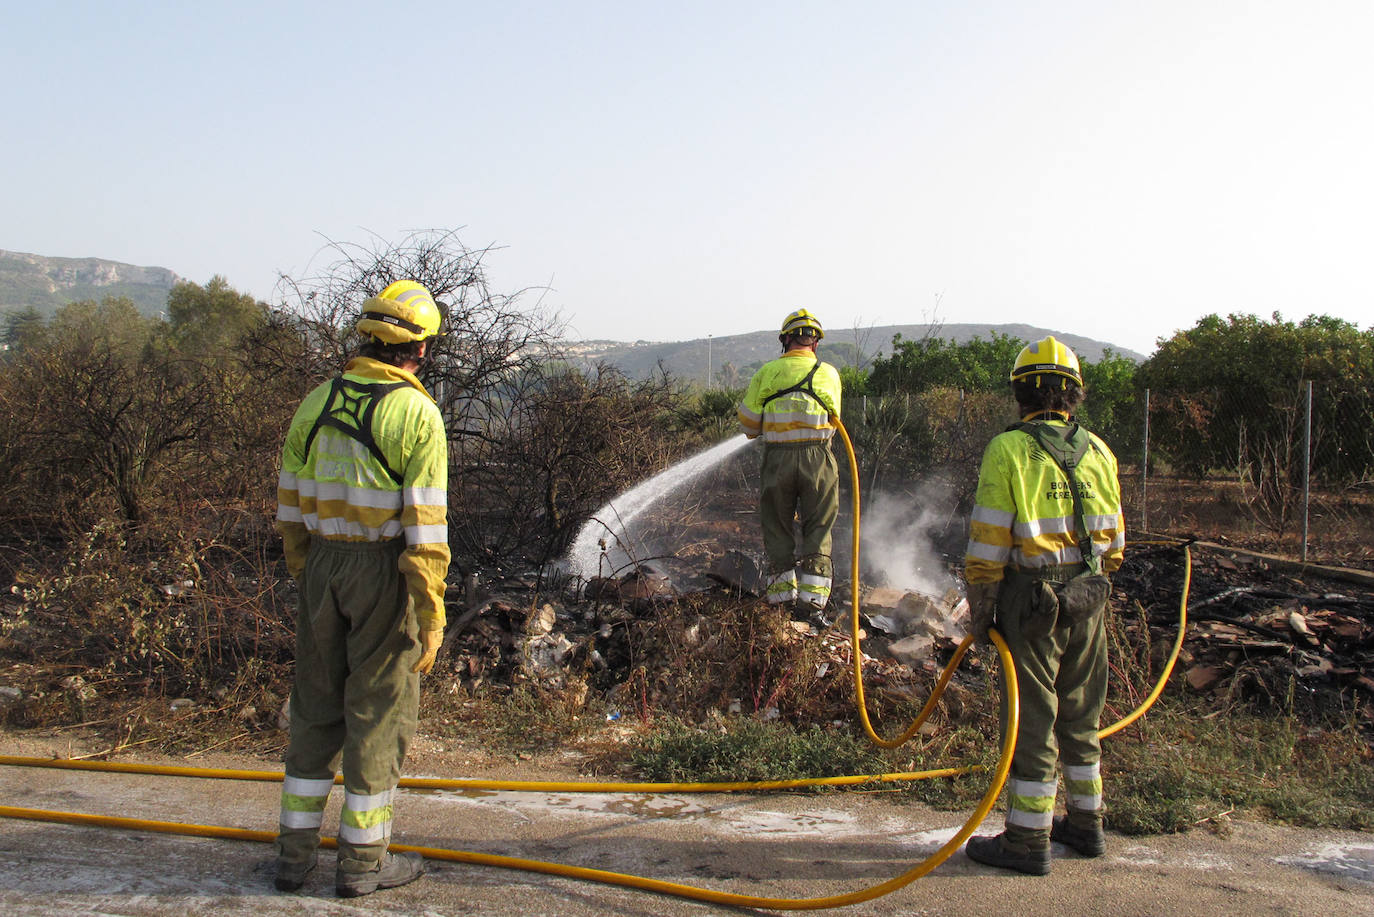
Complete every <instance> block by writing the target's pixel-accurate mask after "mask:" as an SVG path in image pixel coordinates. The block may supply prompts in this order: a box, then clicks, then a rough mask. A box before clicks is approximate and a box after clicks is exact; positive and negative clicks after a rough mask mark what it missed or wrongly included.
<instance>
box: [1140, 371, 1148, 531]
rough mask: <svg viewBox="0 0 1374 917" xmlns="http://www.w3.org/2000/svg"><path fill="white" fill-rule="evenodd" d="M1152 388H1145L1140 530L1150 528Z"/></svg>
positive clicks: (1141, 456) (1141, 457)
mask: <svg viewBox="0 0 1374 917" xmlns="http://www.w3.org/2000/svg"><path fill="white" fill-rule="evenodd" d="M1149 496H1150V390H1149V389H1148V388H1147V389H1145V440H1144V445H1143V446H1142V450H1141V455H1140V530H1141V531H1143V532H1148V531H1149V530H1150V501H1149Z"/></svg>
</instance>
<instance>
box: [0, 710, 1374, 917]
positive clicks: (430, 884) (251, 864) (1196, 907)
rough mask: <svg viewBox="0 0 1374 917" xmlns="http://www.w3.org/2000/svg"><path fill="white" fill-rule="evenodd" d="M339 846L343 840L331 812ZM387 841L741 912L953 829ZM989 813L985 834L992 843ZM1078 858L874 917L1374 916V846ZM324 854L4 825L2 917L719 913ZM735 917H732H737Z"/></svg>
mask: <svg viewBox="0 0 1374 917" xmlns="http://www.w3.org/2000/svg"><path fill="white" fill-rule="evenodd" d="M80 751H81V748H80V743H79V740H77V739H74V738H73V737H72V736H71V734H70V733H64V732H50V733H22V734H21V733H14V732H9V733H0V754H6V755H30V756H37V757H52V756H61V757H65V756H69V755H71V754H73V753H80ZM116 760H120V761H134V760H144V761H147V762H148V763H162V764H174V765H178V766H195V767H220V768H233V769H247V770H276V771H279V770H280V763H279V762H277V761H271V760H263V759H253V758H245V757H238V756H211V755H204V756H199V757H197V758H194V759H192V760H168V759H165V758H157V757H154V756H148V757H146V758H140V757H139V756H137V755H128V754H126V755H121V756H119V757H118V758H117V759H116ZM574 765H575V762H574V761H572V760H571V759H568V758H566V757H564V758H555V759H549V760H539V759H535V760H528V761H515V762H508V761H506V762H503V761H492V760H488V759H482V760H480V761H479V760H474V758H473V756H472V755H471V754H469V753H465V752H463V751H454V750H452V749H451V748H447V749H440V748H438V747H437V746H436V745H435V744H434V743H432V742H430V741H427V740H426V739H425V738H424V737H423V736H421V737H420V738H419V739H418V740H417V747H416V749H415V750H414V753H413V754H412V756H411V758H410V760H409V762H408V764H407V774H408V775H413V776H440V777H489V778H494V779H540V780H549V779H555V780H563V779H567V780H575V779H578V775H577V773H576V771H575V769H574ZM278 792H279V785H278V784H276V783H261V782H245V781H225V780H215V781H209V780H200V779H190V778H180V777H148V776H134V775H123V774H103V773H90V772H79V771H57V770H51V769H44V768H32V767H15V766H6V767H0V799H3V801H4V804H5V805H9V806H16V807H26V808H35V809H50V810H60V811H76V812H86V813H93V814H104V815H119V816H124V817H133V818H143V819H150V820H162V821H173V822H184V823H198V824H214V825H224V826H230V827H237V828H244V829H249V830H257V831H272V830H274V828H275V821H276V811H277V793H278ZM340 795H341V794H339V793H335V794H334V797H335V798H334V801H333V803H332V805H331V809H330V811H329V813H328V814H327V815H326V820H325V826H326V833H327V834H330V833H332V832H333V830H334V826H335V825H337V803H338V797H339V796H340ZM397 810H398V815H397V827H396V834H395V836H394V837H393V841H395V842H397V843H404V844H413V845H418V846H428V847H442V848H448V849H460V850H470V851H477V852H483V853H493V854H502V855H507V856H516V857H522V858H527V859H535V860H546V861H552V862H559V863H568V864H576V865H582V866H587V867H593V868H597V869H604V870H610V871H616V872H625V873H631V874H635V875H641V876H650V877H654V878H658V879H663V880H667V881H671V882H676V883H682V884H687V885H695V886H700V887H706V888H713V889H720V890H726V891H732V892H738V893H742V894H748V895H765V896H774V897H796V898H807V897H815V896H821V895H832V894H838V893H843V892H848V891H853V890H856V889H862V888H867V887H869V886H873V885H876V884H878V883H880V882H884V881H886V880H888V879H890V878H893V877H895V876H897V875H900V874H902V873H903V872H906V871H907V870H909V869H911V868H912V867H913V866H914V865H916V864H917V863H919V862H920V861H921V860H923V859H924V858H925V857H926V856H928V855H929V854H930V853H931V852H933V851H934V850H936V849H937V848H938V847H939V846H940V845H941V844H943V843H944V842H945V841H946V840H947V839H949V838H950V837H952V836H953V834H954V833H955V832H956V831H957V830H958V828H959V825H960V822H961V819H960V818H959V816H957V815H955V814H951V813H944V812H934V811H930V810H927V809H924V808H923V807H920V806H918V805H913V804H910V803H907V802H904V801H903V802H899V801H897V800H896V799H895V798H893V797H891V796H888V795H886V794H883V793H859V792H849V793H846V792H835V793H827V794H823V795H799V794H777V795H764V794H749V795H740V794H712V795H684V794H668V795H648V794H642V795H609V794H546V793H532V792H504V793H490V792H475V791H454V790H442V791H415V790H403V791H401V793H400V795H399V798H398V801H397ZM997 822H998V818H997V816H994V817H993V818H992V819H990V820H989V823H988V824H987V825H985V830H987V831H994V830H997V828H998V824H997ZM1108 843H1109V846H1108V853H1107V855H1106V856H1105V857H1103V858H1102V859H1100V860H1085V859H1082V858H1079V857H1077V856H1076V855H1074V854H1073V853H1071V852H1069V851H1067V850H1065V849H1064V848H1061V847H1059V846H1056V847H1055V849H1054V855H1055V860H1054V867H1053V872H1052V873H1051V875H1050V876H1048V877H1044V878H1036V877H1028V876H1020V875H1016V874H1012V873H1006V872H1002V871H999V870H993V869H989V868H987V867H983V866H979V865H977V864H974V863H973V862H971V861H970V860H968V859H967V858H966V857H965V856H964V854H963V853H962V851H960V852H957V853H955V854H954V855H953V856H951V857H950V858H949V859H948V860H947V861H945V862H944V863H943V864H941V865H940V866H939V867H938V868H936V869H935V870H934V871H933V872H932V873H931V874H930V875H928V876H926V877H925V878H922V879H918V880H916V881H915V882H914V883H912V884H910V885H907V886H906V887H904V888H901V889H899V890H897V891H895V892H893V893H891V894H889V895H886V896H884V897H882V898H878V899H875V900H873V901H870V902H867V903H863V904H859V905H854V906H851V907H847V908H844V909H842V910H841V911H838V912H842V913H850V914H856V915H857V914H863V915H869V914H872V915H896V914H943V915H955V917H957V915H978V917H985V915H989V914H1004V913H1016V914H1018V915H1021V917H1035V915H1041V914H1043V915H1064V914H1091V913H1112V914H1117V915H1142V917H1143V915H1165V914H1203V913H1210V914H1247V915H1265V914H1274V915H1277V914H1374V835H1369V834H1359V833H1352V832H1330V831H1307V830H1297V829H1289V828H1283V827H1276V826H1270V825H1263V824H1255V823H1248V822H1237V823H1232V824H1230V825H1228V826H1227V829H1226V830H1225V831H1222V832H1215V831H1208V830H1201V829H1199V830H1194V831H1192V832H1189V833H1187V834H1184V835H1176V836H1167V837H1150V838H1128V837H1124V836H1120V835H1115V834H1109V841H1108ZM332 867H333V855H332V853H331V852H328V851H325V852H324V853H323V854H322V857H321V864H320V868H319V869H318V870H317V871H316V872H315V874H314V875H313V876H312V877H311V879H310V880H309V881H308V883H307V885H306V887H305V889H304V890H303V891H302V893H299V894H290V895H284V894H279V893H277V892H275V891H274V890H273V889H272V887H271V878H272V858H271V848H270V846H269V845H268V844H265V843H255V842H245V841H231V840H217V839H206V838H192V837H180V836H172V835H162V834H154V833H144V832H130V831H121V830H113V829H104V828H91V827H76V826H68V825H60V824H52V823H45V822H37V821H24V820H13V819H3V820H0V868H3V870H4V875H5V881H4V882H3V883H0V912H3V913H8V914H34V915H59V914H60V915H66V914H74V913H82V914H102V915H103V914H112V915H113V914H119V915H177V917H181V915H185V914H188V913H203V912H210V913H217V914H249V913H251V914H267V915H298V914H310V915H343V914H360V913H381V912H385V913H392V914H414V915H457V914H463V915H512V914H524V915H592V914H620V915H627V917H628V915H646V917H647V915H680V914H681V915H687V914H701V913H727V912H732V911H734V909H730V908H722V907H718V906H715V905H710V904H704V903H699V902H694V901H689V900H684V899H679V898H673V897H667V896H663V895H657V894H651V893H647V892H642V891H637V890H632V889H625V888H619V887H616V886H611V885H604V884H599V883H594V882H588V881H579V880H570V879H563V878H557V877H551V876H545V875H542V874H538V873H531V872H522V871H514V870H506V869H497V868H491V867H480V866H472V865H466V864H455V863H448V862H435V863H432V864H431V867H430V874H429V875H428V876H426V877H425V878H424V879H422V880H421V881H419V882H417V883H414V884H413V885H410V886H407V887H405V888H400V889H394V890H390V891H382V892H378V893H376V894H374V895H372V896H369V897H367V898H362V899H356V900H352V901H343V900H339V899H336V898H335V897H334V895H333V883H332V878H333V876H332ZM736 912H737V911H736Z"/></svg>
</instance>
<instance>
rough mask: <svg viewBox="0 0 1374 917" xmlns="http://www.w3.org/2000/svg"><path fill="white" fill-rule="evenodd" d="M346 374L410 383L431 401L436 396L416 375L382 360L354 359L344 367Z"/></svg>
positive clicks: (382, 380)
mask: <svg viewBox="0 0 1374 917" xmlns="http://www.w3.org/2000/svg"><path fill="white" fill-rule="evenodd" d="M344 372H346V373H352V374H353V375H355V376H363V377H365V378H368V379H376V380H377V381H378V382H408V383H410V384H411V385H412V386H414V387H415V389H416V390H417V391H420V392H423V393H424V396H425V397H426V398H428V399H429V400H430V401H433V400H434V396H433V395H431V394H430V393H429V392H428V391H426V390H425V387H424V386H423V385H421V384H420V380H419V379H417V378H415V374H414V373H408V372H406V371H405V370H404V369H401V368H400V367H399V366H392V365H391V364H390V363H383V362H382V361H381V360H374V359H372V358H371V357H354V358H353V359H351V360H349V361H348V365H347V366H345V367H344Z"/></svg>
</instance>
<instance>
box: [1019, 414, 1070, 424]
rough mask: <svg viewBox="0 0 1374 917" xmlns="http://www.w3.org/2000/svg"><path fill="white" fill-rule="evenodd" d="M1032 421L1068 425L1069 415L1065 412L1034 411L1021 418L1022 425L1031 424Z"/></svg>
mask: <svg viewBox="0 0 1374 917" xmlns="http://www.w3.org/2000/svg"><path fill="white" fill-rule="evenodd" d="M1032 420H1045V421H1049V422H1050V423H1068V422H1069V415H1068V414H1065V413H1064V412H1063V411H1033V412H1032V413H1030V414H1027V415H1026V416H1025V417H1022V418H1021V422H1022V423H1030V422H1031V421H1032Z"/></svg>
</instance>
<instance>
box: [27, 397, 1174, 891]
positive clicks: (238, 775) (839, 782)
mask: <svg viewBox="0 0 1374 917" xmlns="http://www.w3.org/2000/svg"><path fill="white" fill-rule="evenodd" d="M835 422H836V427H837V429H839V431H840V434H841V438H842V439H843V441H844V444H845V448H846V450H847V453H848V457H849V464H850V469H851V475H852V479H853V488H852V490H853V512H854V523H853V533H854V534H853V564H852V569H851V574H852V578H853V579H852V581H853V583H854V589H853V593H854V594H853V602H852V609H851V616H850V623H851V629H850V637H851V642H850V646H851V650H852V656H853V671H854V684H855V697H856V703H857V705H858V709H859V714H860V720H861V722H862V723H863V727H864V731H865V732H866V733H867V735H868V736H869V738H870V739H871V740H872V741H873V742H874V743H875V744H877V745H879V746H880V747H883V748H895V747H897V746H899V745H901V744H902V743H904V742H906V741H907V740H908V739H910V738H911V737H912V736H913V735H915V734H916V732H917V730H918V729H920V727H921V725H922V724H923V723H924V722H925V720H926V719H927V718H928V717H929V716H930V714H931V713H932V712H933V711H934V709H935V705H936V703H937V702H938V700H939V698H940V696H941V695H942V694H943V693H944V690H945V688H946V686H947V685H948V683H949V681H950V679H951V678H952V677H953V673H954V671H955V669H957V667H958V665H959V662H960V661H961V660H962V659H963V657H964V655H965V653H967V651H968V648H969V646H970V645H971V643H972V638H971V637H966V638H965V639H964V640H963V642H961V643H960V644H959V646H958V648H957V649H956V650H955V653H954V655H953V657H952V658H951V660H950V662H949V663H948V664H947V665H946V666H945V669H944V671H943V672H942V673H941V675H940V678H939V680H938V682H937V683H936V685H935V688H934V689H933V690H932V692H931V696H930V699H929V700H928V701H927V702H926V705H925V707H924V708H923V709H922V710H921V712H920V714H918V715H917V717H916V719H915V720H914V721H913V722H912V724H911V726H909V727H908V728H907V729H906V730H905V731H903V733H902V734H901V735H900V736H899V737H898V738H896V739H883V738H881V737H880V736H878V735H877V733H876V731H875V730H874V729H873V726H872V723H871V722H870V720H869V717H868V710H867V704H866V701H865V698H864V692H863V653H862V650H861V649H860V645H859V644H860V640H859V482H858V471H857V462H856V460H855V456H854V449H853V444H852V443H851V442H850V439H849V434H848V432H847V431H846V430H845V428H844V425H843V424H841V423H840V422H839V419H838V418H835ZM1184 556H1185V559H1186V573H1185V585H1184V589H1183V599H1182V603H1181V606H1182V607H1181V608H1180V626H1179V632H1178V637H1177V638H1176V640H1175V642H1174V647H1173V652H1172V653H1171V655H1170V658H1169V661H1168V664H1167V665H1166V667H1165V669H1164V672H1163V674H1162V675H1161V677H1160V679H1159V682H1158V683H1157V684H1156V685H1155V688H1154V690H1153V691H1152V692H1151V693H1150V695H1149V696H1148V697H1147V698H1146V699H1145V701H1144V702H1143V703H1142V704H1141V705H1140V707H1139V708H1137V709H1136V710H1135V711H1133V712H1132V713H1131V714H1129V715H1128V716H1126V717H1125V718H1123V719H1122V720H1121V721H1120V722H1118V723H1115V724H1113V725H1112V726H1109V727H1107V728H1106V729H1103V730H1101V731H1100V732H1099V736H1100V737H1102V738H1105V737H1107V736H1109V735H1112V734H1114V733H1116V732H1117V731H1119V730H1121V729H1123V728H1125V727H1126V726H1128V725H1130V724H1131V723H1132V722H1134V721H1135V720H1136V719H1138V718H1139V717H1140V716H1142V715H1143V714H1144V713H1145V711H1146V710H1147V709H1149V707H1150V706H1151V705H1152V704H1153V703H1154V702H1155V700H1156V699H1158V697H1159V695H1160V694H1161V693H1162V692H1163V689H1164V686H1165V684H1166V683H1167V681H1168V677H1169V674H1170V672H1171V671H1172V669H1173V665H1174V662H1175V661H1176V660H1177V658H1178V653H1179V650H1180V648H1181V647H1182V643H1183V634H1184V629H1185V627H1186V609H1187V599H1188V585H1189V582H1190V580H1191V571H1192V562H1191V555H1190V553H1189V552H1188V549H1187V547H1186V545H1185V546H1184ZM988 636H989V638H990V639H991V640H992V643H993V645H994V647H995V648H996V651H997V654H998V660H999V663H1000V665H1001V667H1002V672H1003V677H1004V678H1005V679H1006V682H1007V693H1008V696H1009V697H1010V698H1011V702H1010V704H1009V705H1008V712H1007V724H1006V726H1007V728H1006V730H1005V735H1004V738H1003V742H1002V750H1001V754H1000V756H999V758H998V763H997V768H996V770H995V771H994V773H993V779H992V781H991V782H990V784H989V785H988V789H987V791H986V792H985V793H984V795H983V798H982V800H981V801H980V802H979V805H978V806H977V807H976V808H975V810H974V812H973V814H972V815H971V816H970V817H969V818H968V820H967V821H965V822H964V824H963V826H962V827H961V828H960V829H959V830H958V831H957V832H956V833H955V834H954V836H953V837H951V838H950V839H949V840H948V841H947V842H945V844H943V845H942V846H941V847H940V848H939V849H938V850H936V851H935V852H934V853H932V854H931V855H930V856H928V857H927V858H926V859H924V860H923V861H921V862H920V863H919V864H917V865H916V866H914V867H912V868H911V869H909V870H907V871H906V872H904V873H902V874H901V875H899V876H896V877H895V878H892V879H889V880H887V881H885V882H881V883H879V884H877V885H873V886H870V887H869V888H866V889H860V890H858V891H854V892H848V893H845V894H841V895H830V896H825V897H820V898H768V897H759V896H753V895H740V894H734V893H729V892H719V891H714V890H712V889H705V888H699V887H696V886H690V885H682V884H679V883H675V882H666V881H663V880H658V879H649V878H645V877H641V876H632V875H627V874H624V873H617V872H609V871H606V870H600V869H590V868H586V867H580V866H569V865H566V864H561V863H550V862H546V861H542V860H528V859H523V858H519V857H507V856H499V855H496V854H485V853H476V852H472V851H463V850H449V849H444V848H436V847H417V846H411V845H406V844H393V845H391V846H392V848H393V849H395V850H398V851H414V852H417V853H420V854H421V855H423V856H424V857H426V858H428V859H434V860H447V861H451V862H459V863H469V864H473V865H481V866H495V867H500V868H505V869H520V870H524V871H527V872H539V873H544V874H547V875H555V876H562V877H565V878H572V879H585V880H589V881H594V882H602V883H605V884H609V885H619V886H623V887H626V888H636V889H640V890H643V891H650V892H657V893H661V894H669V895H675V896H678V897H682V898H690V899H694V900H698V901H706V902H710V903H713V904H721V905H727V906H734V907H750V908H772V909H777V910H814V909H821V908H832V907H842V906H845V905H850V904H859V903H861V902H864V901H871V900H872V899H874V898H878V897H881V896H882V895H886V894H888V893H890V892H893V891H896V890H897V889H900V888H903V887H904V886H906V885H908V884H910V883H911V882H914V881H915V880H916V879H919V878H921V877H922V876H925V875H927V874H928V873H930V872H931V871H932V870H934V869H935V868H936V867H937V866H939V865H940V864H941V863H943V862H944V861H945V860H946V859H948V858H949V856H950V855H951V854H953V853H954V851H955V850H957V849H959V847H960V846H961V845H962V844H963V843H964V841H965V840H967V839H968V837H969V836H970V835H971V834H972V833H973V832H974V830H976V828H977V826H978V825H980V824H981V823H982V822H983V820H984V819H985V818H986V817H987V815H988V813H989V812H991V811H992V807H993V806H994V805H995V804H996V801H997V797H998V796H999V795H1000V794H1001V791H1002V785H1003V784H1004V783H1005V782H1006V778H1007V774H1008V773H1009V772H1010V769H1011V758H1012V752H1013V750H1014V749H1015V747H1016V734H1017V727H1018V724H1019V719H1020V708H1019V705H1018V703H1017V696H1018V688H1017V683H1016V669H1015V666H1014V665H1013V664H1012V659H1011V652H1010V650H1009V649H1008V647H1007V644H1006V642H1005V641H1004V640H1003V638H1002V635H1001V634H1000V633H998V632H997V630H996V629H995V628H994V629H992V630H990V631H989V633H988ZM0 765H15V766H31V767H51V768H59V769H70V770H92V771H106V772H115V773H132V774H154V775H160V776H177V777H201V778H212V779H232V780H257V781H277V782H280V781H281V779H282V775H281V774H280V773H274V772H270V771H244V770H223V769H215V768H188V767H168V766H158V765H135V764H120V763H117V762H97V761H71V760H62V759H47V758H25V757H18V756H8V755H0ZM976 769H978V768H977V767H961V768H943V769H937V770H930V771H919V772H905V773H891V774H871V775H849V776H843V777H826V778H812V779H802V780H771V781H748V782H736V783H612V782H602V783H596V782H557V781H515V780H468V779H439V778H414V777H408V778H402V779H401V781H400V784H399V785H400V786H402V787H409V788H417V789H467V790H524V791H534V792H539V791H543V792H561V793H595V792H601V793H630V792H638V793H664V792H679V793H688V792H699V793H712V792H716V793H719V792H738V791H749V790H755V791H757V790H779V789H794V788H800V787H809V786H845V785H854V784H860V783H868V782H875V781H895V780H919V779H927V778H931V777H944V776H956V775H960V774H966V773H969V772H970V771H972V770H976ZM341 780H342V778H336V780H335V782H336V783H338V782H341ZM0 817H4V818H19V819H28V820H33V821H46V822H56V823H61V824H72V825H89V826H98V827H109V828H119V829H124V830H131V831H152V832H157V833H164V834H180V835H187V836H192V837H214V838H223V839H228V840H247V841H260V842H272V841H275V840H276V834H275V832H269V831H251V830H246V829H241V828H226V827H220V826H212V825H193V824H182V823H177V822H163V821H149V820H144V819H134V818H123V817H116V816H101V815H86V814H81V813H75V812H55V811H49V810H44V809H27V808H19V807H13V806H0ZM321 846H323V847H326V848H333V847H335V846H337V844H336V841H335V840H334V839H333V838H323V839H322V840H321Z"/></svg>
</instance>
